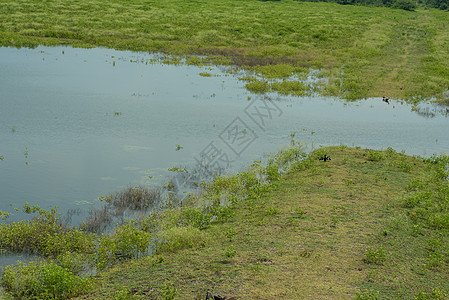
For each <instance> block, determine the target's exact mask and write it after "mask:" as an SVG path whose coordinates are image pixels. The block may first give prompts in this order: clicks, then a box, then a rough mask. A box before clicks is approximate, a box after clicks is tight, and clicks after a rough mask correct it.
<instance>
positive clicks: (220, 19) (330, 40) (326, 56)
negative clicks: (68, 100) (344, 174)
mask: <svg viewBox="0 0 449 300" xmlns="http://www.w3.org/2000/svg"><path fill="white" fill-rule="evenodd" d="M448 24H449V14H448V13H447V12H445V11H440V10H434V9H429V10H424V9H418V10H417V11H416V12H408V11H404V10H397V9H389V8H370V7H356V6H342V5H338V4H331V3H306V2H296V1H289V0H286V1H280V2H271V1H268V2H263V1H255V0H249V1H235V0H223V1H218V0H207V1H206V0H198V1H187V2H186V1H180V0H173V1H144V0H131V1H119V0H108V1H100V0H77V1H67V0H48V1H39V0H20V1H15V0H14V1H13V0H4V1H2V2H1V5H0V45H1V46H16V47H21V46H26V47H34V46H37V45H41V44H42V45H60V44H67V45H74V46H80V47H96V46H103V47H111V48H116V49H129V50H137V51H152V52H164V53H168V54H175V55H190V54H201V55H206V56H208V57H209V60H212V61H213V62H216V63H228V64H232V65H237V66H241V67H244V68H246V69H250V70H252V71H254V72H256V73H258V74H259V75H262V79H261V78H259V81H260V83H259V86H264V83H265V81H268V80H269V79H270V78H272V77H280V78H282V77H286V76H288V75H295V74H296V75H298V76H302V73H303V70H302V69H301V68H302V67H307V68H309V67H310V68H315V69H320V70H321V73H320V75H321V76H324V77H327V78H329V81H328V83H327V84H323V85H322V86H320V87H319V92H320V93H321V94H324V95H339V96H342V97H344V98H346V99H350V100H354V99H360V98H364V97H381V96H384V95H385V96H389V97H395V98H403V99H406V100H409V101H420V100H422V99H424V98H429V97H433V96H436V97H439V98H440V100H442V101H446V102H447V101H448V98H447V95H444V94H443V92H445V91H446V90H447V89H448V87H449V54H448V52H447V51H446V49H447V45H448V44H449V31H448V26H449V25H448ZM193 62H197V60H193ZM267 64H270V65H278V66H275V67H274V69H273V68H271V67H270V68H256V69H252V68H251V67H253V66H257V65H267ZM292 66H293V67H294V68H292ZM295 68H299V71H298V69H295ZM273 89H274V90H276V89H277V90H280V91H281V92H282V93H287V94H288V93H292V94H301V93H299V92H298V89H299V90H302V89H303V87H298V86H297V84H294V83H286V84H284V85H283V86H280V87H279V86H274V88H273Z"/></svg>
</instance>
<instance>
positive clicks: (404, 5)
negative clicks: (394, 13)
mask: <svg viewBox="0 0 449 300" xmlns="http://www.w3.org/2000/svg"><path fill="white" fill-rule="evenodd" d="M391 8H397V9H404V10H408V11H415V9H416V4H415V2H413V1H411V0H396V1H395V2H394V3H393V4H392V5H391Z"/></svg>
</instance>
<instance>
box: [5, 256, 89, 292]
mask: <svg viewBox="0 0 449 300" xmlns="http://www.w3.org/2000/svg"><path fill="white" fill-rule="evenodd" d="M1 283H2V286H3V288H4V290H5V291H6V293H7V294H8V295H10V296H12V297H14V298H16V299H70V298H72V297H76V296H79V295H82V294H85V293H88V292H89V291H90V290H91V289H92V288H93V286H94V284H93V281H92V279H90V278H83V277H79V276H76V275H74V274H73V273H72V272H71V271H69V270H68V269H65V268H63V267H61V266H59V265H57V264H55V263H44V262H37V263H30V264H24V263H19V264H18V265H10V266H7V267H5V269H4V271H3V274H2V277H1Z"/></svg>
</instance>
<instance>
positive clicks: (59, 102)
mask: <svg viewBox="0 0 449 300" xmlns="http://www.w3.org/2000/svg"><path fill="white" fill-rule="evenodd" d="M152 58H154V56H151V55H150V54H145V53H132V52H122V51H115V50H109V49H73V48H66V47H54V48H48V47H39V48H37V49H12V48H0V91H1V93H0V155H3V156H4V160H3V161H0V190H1V201H0V210H7V211H10V212H12V217H11V220H17V219H20V218H22V217H23V215H22V214H21V213H20V212H14V211H13V208H14V207H19V208H21V207H22V206H23V204H24V203H25V202H26V201H28V202H29V203H30V204H32V205H34V204H38V205H40V206H41V207H43V208H48V207H50V206H58V207H59V208H60V211H62V212H64V211H66V210H68V209H77V208H81V209H85V208H87V207H89V206H90V205H92V204H95V203H98V200H97V199H98V197H99V196H101V195H105V194H107V193H109V192H112V191H116V190H120V189H122V188H125V187H127V186H129V185H132V186H134V185H148V186H151V185H153V184H154V185H156V184H160V183H162V182H164V181H165V180H166V178H167V175H168V174H169V173H170V172H169V171H168V170H167V169H168V168H169V167H173V166H192V165H195V164H196V159H198V158H199V157H200V156H201V153H203V154H211V153H212V152H214V151H216V152H215V154H216V156H214V157H216V158H218V157H219V158H223V159H222V160H221V161H219V162H218V161H216V162H217V163H220V164H222V165H223V166H224V165H226V163H225V162H224V160H225V158H226V157H227V158H229V159H230V160H233V162H232V164H231V169H234V170H236V169H239V168H241V167H242V166H244V165H245V164H246V163H248V162H250V161H252V160H254V159H258V158H260V157H261V156H263V154H265V153H269V152H275V151H277V150H278V149H279V147H281V146H283V145H286V144H288V143H289V141H290V134H291V133H292V132H296V138H298V139H299V140H300V141H304V142H307V143H308V144H309V145H312V144H313V145H314V146H315V147H317V146H319V145H339V144H341V143H342V144H346V145H349V146H351V145H356V146H361V147H367V148H378V149H381V148H384V149H385V148H387V147H392V148H394V149H396V150H398V151H401V150H405V152H406V153H407V154H417V155H430V154H432V153H434V152H436V153H440V152H447V151H448V149H449V139H448V138H447V136H448V134H447V131H448V129H449V120H448V119H447V118H446V117H443V116H437V117H434V118H424V117H422V116H419V115H418V114H416V113H414V112H411V108H410V106H408V105H405V104H401V103H400V102H396V101H392V102H391V104H389V105H388V104H386V103H384V102H382V101H381V100H380V99H368V100H366V101H365V100H364V101H360V102H357V103H352V104H345V103H344V101H341V100H338V99H330V98H322V97H304V98H298V97H277V96H274V95H269V96H270V97H272V98H273V99H276V100H275V101H267V100H266V99H264V97H263V96H258V95H254V94H251V93H249V92H248V91H246V90H245V88H244V83H243V82H241V81H239V80H238V78H237V77H236V76H232V75H231V76H229V75H228V74H226V73H224V72H222V71H220V69H219V68H217V67H213V68H212V69H210V68H206V67H203V68H200V67H194V66H182V65H181V66H179V65H178V66H175V65H164V64H160V63H152V62H151V61H150V59H152ZM201 72H209V73H211V74H212V75H216V76H211V77H202V76H200V75H199V73H201ZM248 97H250V98H251V101H249V100H248ZM178 145H179V147H178ZM151 176H152V178H150V177H151ZM14 214H15V215H14Z"/></svg>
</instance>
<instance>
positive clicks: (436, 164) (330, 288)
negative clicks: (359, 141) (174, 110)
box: [0, 146, 449, 299]
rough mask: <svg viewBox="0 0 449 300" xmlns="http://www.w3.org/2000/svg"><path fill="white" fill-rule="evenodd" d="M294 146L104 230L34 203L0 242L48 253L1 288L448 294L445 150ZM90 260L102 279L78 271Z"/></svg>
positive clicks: (99, 293)
mask: <svg viewBox="0 0 449 300" xmlns="http://www.w3.org/2000/svg"><path fill="white" fill-rule="evenodd" d="M300 149H301V148H300V147H298V146H295V147H292V148H288V149H287V150H284V151H281V152H280V153H279V154H277V155H276V156H275V157H273V158H272V160H270V161H269V162H268V164H267V165H266V166H264V165H261V164H260V163H259V162H255V163H254V164H252V165H251V166H249V167H248V170H247V171H244V172H240V173H238V174H236V175H234V176H231V177H216V178H215V179H214V180H213V181H212V182H210V183H208V184H206V185H204V186H203V192H202V193H201V195H200V196H194V197H190V198H186V199H184V200H183V201H182V204H181V203H179V201H178V200H177V199H176V198H169V201H168V202H164V204H163V207H162V208H163V209H162V210H156V211H154V212H153V213H151V214H150V215H147V216H146V217H144V216H142V218H138V219H135V220H129V221H128V222H127V223H125V224H123V225H121V226H118V227H117V228H116V229H115V230H114V231H113V232H111V233H109V234H106V235H97V236H95V235H94V234H92V233H88V232H85V231H83V230H79V229H75V228H67V227H64V226H63V225H61V224H60V223H59V222H58V215H57V212H56V211H55V210H51V211H46V210H42V209H40V208H38V207H36V206H33V207H32V206H29V205H26V206H25V207H24V211H25V212H27V213H37V216H36V217H35V218H34V219H32V220H29V221H21V222H18V223H12V224H9V225H6V224H5V225H1V226H0V249H1V248H3V249H6V250H8V249H9V250H15V251H20V249H23V250H25V251H32V252H35V253H40V254H41V255H42V256H43V257H46V260H45V261H42V262H38V263H32V264H30V265H24V264H19V265H16V266H9V267H7V268H6V269H5V271H4V272H3V274H2V277H1V278H0V279H1V280H0V281H1V283H2V286H3V287H4V288H5V290H6V291H7V292H8V293H9V294H11V295H14V297H15V298H21V299H34V298H33V297H37V298H39V299H67V298H71V297H74V296H80V295H82V296H80V299H204V297H205V295H206V292H207V291H211V292H213V293H216V294H220V295H222V296H226V297H227V299H233V298H234V299H278V298H279V299H301V298H305V299H310V298H331V299H351V298H354V297H355V298H357V299H392V298H395V299H398V298H399V299H447V297H449V294H448V291H449V272H448V265H449V236H448V234H447V233H448V230H449V213H448V211H449V183H448V176H449V170H448V168H447V166H448V162H449V157H447V156H432V157H430V158H428V159H422V158H414V157H410V156H406V155H403V154H400V153H396V152H395V151H394V150H392V149H387V150H386V151H374V150H364V149H357V148H355V149H354V148H348V147H345V146H339V147H327V148H322V149H319V150H316V151H315V152H313V153H311V154H310V155H307V156H305V154H304V153H303V152H301V150H300ZM325 156H328V157H331V160H328V161H324V160H322V158H324V157H325ZM286 168H287V169H288V170H289V171H288V172H287V173H285V174H284V175H281V174H280V173H279V170H286ZM132 194H134V195H135V196H136V197H137V198H138V199H141V198H142V197H141V191H140V190H137V189H135V190H132ZM134 198H135V197H134V196H133V199H131V200H132V201H133V203H135V201H134V200H136V199H137V198H136V199H134ZM3 217H5V215H3ZM149 246H150V249H152V252H153V253H152V254H151V255H149V254H150V253H148V252H147V251H148V247H149ZM142 255H149V256H145V257H143V258H139V259H137V258H138V257H141V256H142ZM89 264H90V265H91V268H95V269H96V271H97V275H95V276H90V277H85V276H80V274H83V269H84V268H85V267H86V265H89ZM5 297H6V296H5Z"/></svg>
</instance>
